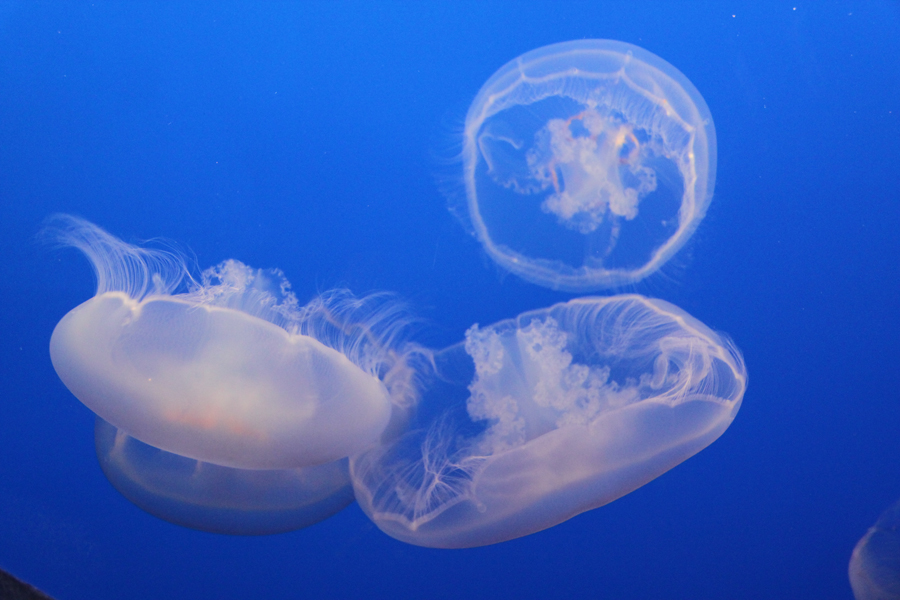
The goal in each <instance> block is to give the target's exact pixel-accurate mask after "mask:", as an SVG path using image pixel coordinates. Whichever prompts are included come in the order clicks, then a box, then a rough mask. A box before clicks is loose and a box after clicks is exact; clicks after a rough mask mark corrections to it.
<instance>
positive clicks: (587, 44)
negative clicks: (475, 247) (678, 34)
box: [463, 40, 716, 292]
mask: <svg viewBox="0 0 900 600" xmlns="http://www.w3.org/2000/svg"><path fill="white" fill-rule="evenodd" d="M463 144H464V145H463V170H464V180H465V185H466V196H467V208H468V210H467V214H468V219H467V223H468V224H469V225H470V226H471V229H472V231H473V233H474V234H475V236H476V237H477V238H478V240H479V241H480V242H481V243H482V245H483V246H484V248H485V250H486V251H487V253H488V255H489V256H490V257H491V258H492V259H493V260H494V261H495V262H496V263H497V264H499V265H500V266H501V267H503V268H504V269H507V270H509V271H511V272H513V273H515V274H516V275H518V276H519V277H522V278H523V279H525V280H527V281H530V282H532V283H536V284H538V285H542V286H545V287H549V288H553V289H559V290H566V291H572V292H583V291H589V290H597V289H603V288H610V287H615V286H621V285H627V284H630V283H634V282H636V281H639V280H640V279H643V278H644V277H647V276H648V275H650V274H651V273H653V272H655V271H656V270H657V269H659V268H660V267H661V266H662V265H663V264H664V263H665V262H666V261H668V260H669V258H671V257H672V255H674V254H675V252H677V251H678V250H679V249H680V248H681V247H682V246H683V245H684V243H685V242H686V241H687V240H688V238H689V237H690V236H691V234H692V233H693V232H694V230H695V229H696V227H697V225H698V224H699V222H700V220H701V219H703V216H704V215H705V214H706V209H707V206H708V205H709V202H710V199H711V198H712V193H713V187H714V183H715V173H716V136H715V129H714V127H713V122H712V117H711V116H710V114H709V109H708V108H707V106H706V103H705V102H704V100H703V98H702V96H700V93H699V92H698V91H697V90H696V88H694V86H693V85H692V84H691V82H690V81H688V79H687V78H686V77H685V76H684V75H682V74H681V73H680V72H679V71H678V70H677V69H676V68H675V67H673V66H672V65H670V64H669V63H667V62H666V61H664V60H663V59H661V58H659V57H658V56H656V55H654V54H651V53H650V52H648V51H646V50H644V49H642V48H639V47H637V46H633V45H631V44H627V43H625V42H617V41H613V40H577V41H571V42H564V43H560V44H553V45H550V46H545V47H543V48H538V49H537V50H532V51H531V52H526V53H525V54H523V55H522V56H520V57H518V58H516V59H514V60H512V61H510V62H509V63H507V64H506V65H504V66H503V67H502V68H501V69H500V70H498V71H497V72H496V73H494V75H493V76H491V78H490V79H488V81H487V82H486V83H485V84H484V85H483V86H482V88H481V90H480V91H479V92H478V95H477V96H476V97H475V100H474V101H473V102H472V105H471V107H470V108H469V111H468V114H467V115H466V123H465V134H464V142H463Z"/></svg>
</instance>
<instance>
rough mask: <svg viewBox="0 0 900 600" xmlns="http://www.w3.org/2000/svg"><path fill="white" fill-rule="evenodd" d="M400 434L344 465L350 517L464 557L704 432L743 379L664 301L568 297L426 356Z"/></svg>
mask: <svg viewBox="0 0 900 600" xmlns="http://www.w3.org/2000/svg"><path fill="white" fill-rule="evenodd" d="M431 364H432V365H433V372H432V373H430V374H423V377H426V379H425V380H424V381H425V383H424V384H423V392H422V395H421V400H420V404H419V406H418V414H417V416H416V417H415V418H416V420H417V421H416V422H414V423H413V427H412V428H411V430H410V431H409V432H408V433H406V434H405V435H402V436H400V437H398V438H396V439H394V440H392V441H390V442H388V443H385V444H382V445H380V446H378V447H375V448H373V449H371V450H367V451H365V452H363V453H361V454H359V455H355V456H352V457H351V458H350V475H351V478H352V480H353V486H354V490H355V493H356V499H357V502H358V503H359V505H360V506H361V507H362V509H363V511H365V513H366V514H367V515H368V516H369V518H371V519H372V521H373V522H375V524H376V525H377V526H378V527H379V528H381V529H382V530H383V531H384V532H385V533H387V534H388V535H391V536H392V537H394V538H396V539H399V540H401V541H404V542H408V543H410V544H416V545H420V546H430V547H439V548H465V547H472V546H482V545H487V544H494V543H498V542H502V541H505V540H509V539H513V538H517V537H521V536H524V535H528V534H531V533H534V532H537V531H540V530H542V529H546V528H548V527H552V526H554V525H556V524H558V523H561V522H562V521H565V520H567V519H569V518H571V517H574V516H575V515H577V514H579V513H582V512H584V511H587V510H591V509H593V508H597V507H599V506H603V505H604V504H607V503H609V502H612V501H613V500H615V499H617V498H620V497H621V496H624V495H625V494H627V493H629V492H631V491H633V490H635V489H637V488H638V487H640V486H642V485H644V484H645V483H647V482H649V481H651V480H653V479H654V478H656V477H658V476H660V475H661V474H663V473H665V472H666V471H668V470H669V469H671V468H672V467H674V466H676V465H678V464H679V463H681V462H683V461H684V460H686V459H688V458H689V457H691V456H693V455H694V454H696V453H697V452H699V451H700V450H702V449H703V448H705V447H706V446H708V445H709V444H711V443H712V442H713V441H714V440H716V438H718V437H719V436H720V435H721V434H722V433H723V432H724V431H725V429H726V428H727V427H728V426H729V424H730V423H731V422H732V420H733V419H734V417H735V415H736V414H737V411H738V409H739V407H740V404H741V400H742V398H743V395H744V390H745V389H746V385H747V372H746V369H745V366H744V362H743V359H742V357H741V355H740V352H739V351H738V350H737V348H736V347H735V346H734V345H733V344H732V343H731V342H730V340H728V339H727V337H724V336H722V335H719V334H716V333H714V332H713V331H711V330H710V329H709V328H708V327H706V326H705V325H703V324H702V323H700V322H699V321H698V320H696V319H694V318H693V317H691V316H690V315H688V314H687V313H685V312H684V311H683V310H681V309H679V308H678V307H676V306H673V305H671V304H668V303H666V302H663V301H660V300H652V299H648V298H644V297H641V296H636V295H626V296H614V297H609V298H580V299H576V300H572V301H570V302H567V303H564V304H557V305H555V306H553V307H551V308H548V309H542V310H536V311H532V312H527V313H524V314H522V315H520V316H518V317H517V318H515V319H510V320H507V321H502V322H500V323H496V324H494V325H490V326H488V327H478V326H473V327H472V328H470V329H469V331H468V332H467V333H466V340H465V342H464V343H460V344H457V345H455V346H451V347H450V348H447V349H445V350H442V351H440V352H436V353H435V354H434V356H433V361H432V363H431Z"/></svg>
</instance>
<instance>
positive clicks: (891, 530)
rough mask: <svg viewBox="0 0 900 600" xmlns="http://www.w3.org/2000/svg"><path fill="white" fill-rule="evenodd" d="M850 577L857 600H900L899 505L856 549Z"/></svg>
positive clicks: (885, 512) (886, 512) (887, 513)
mask: <svg viewBox="0 0 900 600" xmlns="http://www.w3.org/2000/svg"><path fill="white" fill-rule="evenodd" d="M849 574H850V587H851V588H853V596H854V597H855V598H856V600H900V502H897V503H896V504H894V505H893V506H891V507H890V508H889V509H887V510H886V511H884V513H883V514H882V515H881V516H880V517H879V518H878V520H877V521H876V522H875V525H873V526H872V527H870V528H869V531H867V532H866V535H864V536H863V537H862V539H861V540H859V542H858V543H857V544H856V547H855V548H853V554H852V555H851V557H850V567H849Z"/></svg>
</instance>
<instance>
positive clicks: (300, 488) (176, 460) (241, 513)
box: [94, 417, 353, 535]
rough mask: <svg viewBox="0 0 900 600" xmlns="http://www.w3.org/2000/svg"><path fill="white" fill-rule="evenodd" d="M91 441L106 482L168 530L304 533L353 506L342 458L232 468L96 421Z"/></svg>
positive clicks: (345, 467)
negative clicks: (161, 447)
mask: <svg viewBox="0 0 900 600" xmlns="http://www.w3.org/2000/svg"><path fill="white" fill-rule="evenodd" d="M94 434H95V435H94V442H95V446H96V450H97V458H98V460H99V462H100V467H101V468H102V469H103V473H104V474H105V475H106V478H107V479H108V480H109V482H110V483H111V484H112V485H113V487H115V488H116V489H117V490H118V491H119V492H120V493H121V494H122V495H123V496H125V497H126V498H127V499H128V500H130V501H131V502H132V503H133V504H135V505H137V506H138V507H140V508H141V509H143V510H145V511H147V512H148V513H150V514H152V515H154V516H156V517H159V518H160V519H163V520H165V521H169V522H170V523H175V524H176V525H181V526H183V527H190V528H192V529H199V530H201V531H208V532H211V533H223V534H230V535H269V534H273V533H282V532H285V531H293V530H295V529H301V528H303V527H308V526H310V525H313V524H315V523H318V522H319V521H324V520H325V519H327V518H329V517H331V516H332V515H334V514H336V513H338V512H340V511H341V510H343V509H344V508H345V507H347V506H348V505H349V504H350V503H352V502H353V488H352V487H351V486H350V476H349V473H348V471H347V459H341V460H338V461H334V462H330V463H325V464H323V465H315V466H312V467H304V468H300V469H281V470H259V469H235V468H232V467H222V466H219V465H214V464H212V463H204V462H200V461H197V460H194V459H191V458H185V457H183V456H179V455H177V454H172V453H170V452H166V451H164V450H159V449H157V448H154V447H152V446H148V445H147V444H144V443H143V442H139V441H138V440H136V439H134V438H133V437H131V436H129V435H128V434H126V433H124V432H122V431H119V430H118V429H116V428H115V427H113V426H112V425H110V424H109V423H107V422H106V421H104V420H103V419H101V418H99V417H97V420H96V425H95V429H94Z"/></svg>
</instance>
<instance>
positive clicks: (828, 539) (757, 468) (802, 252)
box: [0, 1, 900, 600]
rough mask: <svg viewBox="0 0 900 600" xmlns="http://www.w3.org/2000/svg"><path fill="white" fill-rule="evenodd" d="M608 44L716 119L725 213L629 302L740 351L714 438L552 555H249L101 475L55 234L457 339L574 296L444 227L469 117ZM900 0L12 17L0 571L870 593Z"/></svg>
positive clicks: (223, 589) (559, 591) (349, 544)
mask: <svg viewBox="0 0 900 600" xmlns="http://www.w3.org/2000/svg"><path fill="white" fill-rule="evenodd" d="M577 38H611V39H618V40H623V41H626V42H630V43H633V44H637V45H639V46H642V47H644V48H646V49H648V50H650V51H651V52H654V53H655V54H658V55H659V56H661V57H663V58H664V59H666V60H667V61H669V62H670V63H672V64H673V65H675V66H676V67H677V68H678V69H679V70H681V71H682V72H683V73H684V74H685V75H686V76H687V77H688V78H689V79H690V80H691V81H692V82H693V83H694V85H695V86H696V87H697V88H698V89H699V90H700V92H701V93H702V95H703V97H704V98H705V100H706V102H707V103H708V105H709V107H710V110H711V112H712V115H713V118H714V120H715V125H716V133H717V138H718V171H717V180H716V189H715V197H714V199H713V202H712V205H711V207H710V210H709V213H708V215H707V217H706V219H705V220H704V221H703V223H702V224H701V225H700V228H699V230H698V231H697V233H696V234H695V235H694V237H693V239H692V241H691V242H690V243H689V244H688V246H687V247H686V248H685V249H683V250H682V251H681V252H680V253H679V254H678V255H676V257H675V258H674V260H673V261H672V262H671V263H670V264H669V265H668V266H667V267H666V268H665V269H664V270H663V272H662V273H661V274H658V275H656V276H654V277H652V278H651V279H649V280H647V281H645V282H642V283H640V284H638V285H636V286H635V287H634V291H637V292H639V293H643V294H646V295H651V296H656V297H660V298H663V299H665V300H668V301H670V302H673V303H675V304H677V305H679V306H681V307H682V308H684V309H685V310H687V311H688V312H690V313H691V314H693V315H694V316H696V317H697V318H699V319H701V320H702V321H703V322H705V323H707V324H708V325H710V326H711V327H713V328H715V329H718V330H722V331H725V332H728V333H729V334H730V335H731V336H732V338H733V339H734V340H735V342H736V343H737V345H738V346H739V347H740V348H741V350H742V351H743V353H744V357H745V359H746V362H747V365H748V369H749V373H750V386H749V389H748V392H747V394H746V397H745V399H744V404H743V406H742V408H741V411H740V413H739V414H738V416H737V418H736V420H735V422H734V423H733V425H732V426H731V428H730V429H729V430H728V431H726V433H725V434H724V435H723V436H722V437H721V438H720V439H719V440H718V441H716V442H715V443H714V444H713V445H712V446H710V447H709V448H707V449H706V450H704V451H702V452H701V453H700V454H698V455H697V456H695V457H693V458H691V459H689V460H688V461H687V462H685V463H684V464H682V465H680V466H678V467H676V468H675V469H673V470H672V471H670V472H668V473H666V474H665V475H663V476H662V477H660V478H658V479H656V480H654V481H653V482H651V483H649V484H648V485H646V486H644V487H642V488H640V489H639V490H637V491H635V492H633V493H631V494H629V495H627V496H625V497H623V498H622V499H620V500H617V501H615V502H613V503H612V504H610V505H608V506H605V507H603V508H600V509H597V510H594V511H591V512H589V513H586V514H583V515H581V516H578V517H576V518H574V519H572V520H570V521H568V522H566V523H563V524H562V525H559V526H557V527H554V528H552V529H550V530H547V531H544V532H542V533H539V534H535V535H531V536H528V537H525V538H522V539H518V540H514V541H511V542H506V543H502V544H498V545H494V546H489V547H484V548H479V549H472V550H457V551H446V550H431V549H423V548H417V547H414V546H409V545H405V544H402V543H400V542H397V541H395V540H393V539H391V538H389V537H387V536H386V535H384V534H382V533H381V532H380V531H379V530H378V529H377V528H375V527H374V525H372V524H371V523H370V522H369V521H368V519H367V518H366V517H365V516H364V515H363V514H362V512H361V511H360V510H359V509H358V508H357V507H356V506H351V507H350V508H348V509H346V510H345V511H343V512H342V513H340V514H338V515H337V516H335V517H333V518H332V519H330V520H328V521H325V522H323V523H320V524H318V525H315V526H313V527H311V528H309V529H306V530H301V531H297V532H293V533H288V534H281V535H276V536H269V537H259V538H244V537H229V536H222V535H213V534H207V533H200V532H196V531H192V530H189V529H184V528H180V527H177V526H175V525H171V524H169V523H166V522H164V521H161V520H158V519H156V518H154V517H152V516H150V515H148V514H146V513H144V512H142V511H141V510H140V509H138V508H136V507H134V506H133V505H131V504H130V503H129V502H128V501H127V500H125V499H124V498H123V497H122V496H120V495H119V494H118V493H117V492H116V491H115V490H114V489H113V488H112V486H110V485H109V483H107V481H106V479H105V478H104V476H103V474H102V473H101V471H100V468H99V467H98V465H97V461H96V457H95V455H94V447H93V416H92V414H91V413H90V412H89V411H88V410H87V409H86V408H85V407H84V406H83V405H81V404H80V403H79V402H78V401H77V400H76V399H75V398H74V397H73V396H72V395H71V394H70V393H69V392H68V391H67V390H66V388H65V387H64V386H63V385H62V383H61V382H60V381H59V379H58V378H57V377H56V375H55V373H54V371H53V368H52V366H51V364H50V360H49V355H48V351H47V345H48V341H49V337H50V333H51V331H52V329H53V327H54V325H55V324H56V322H57V321H58V320H59V319H60V318H61V317H62V316H63V315H64V314H65V313H66V312H67V311H68V310H70V309H71V308H73V307H74V306H76V305H77V304H78V303H80V302H83V301H84V300H86V299H87V298H88V297H90V296H91V295H92V293H93V285H94V282H93V279H92V275H91V272H90V269H89V266H88V265H87V264H86V261H85V260H84V259H83V258H82V257H81V256H79V255H78V254H77V253H76V252H74V251H59V250H54V249H52V248H48V247H47V246H46V245H43V244H41V243H40V242H39V241H37V239H36V235H37V233H38V231H39V230H40V228H41V225H42V223H43V221H44V219H46V217H48V216H49V215H51V214H53V213H57V212H67V213H73V214H77V215H80V216H82V217H84V218H87V219H89V220H91V221H94V222H96V223H98V224H99V225H101V226H102V227H104V228H106V229H108V230H109V231H111V232H112V233H114V234H116V235H119V236H121V237H123V238H124V239H125V240H126V241H131V242H135V241H139V240H145V239H148V238H153V237H157V236H161V237H164V238H167V239H171V240H176V241H178V242H179V243H180V244H182V245H183V246H184V247H187V248H190V249H191V251H192V252H193V253H194V254H196V256H197V260H198V263H199V264H200V265H202V266H207V265H212V264H216V263H218V262H220V261H221V260H224V259H226V258H231V257H234V258H238V259H240V260H242V261H244V262H246V263H248V264H251V265H254V266H259V267H279V268H281V269H282V270H283V271H284V272H285V274H286V275H287V277H288V278H289V279H290V280H291V282H292V283H293V287H294V290H295V291H296V292H297V295H298V296H299V297H300V298H301V299H306V298H309V297H310V296H312V295H313V294H315V293H316V292H317V291H322V290H326V289H329V288H331V287H334V286H336V285H346V286H348V287H350V288H351V289H353V290H354V291H356V292H359V293H363V292H367V291H372V290H391V291H395V292H397V293H399V294H400V295H401V296H402V297H404V298H406V299H407V300H408V301H409V302H410V304H411V305H412V306H413V308H414V310H415V311H416V312H417V313H418V314H419V315H421V316H423V317H424V318H425V319H426V320H427V323H428V325H427V326H426V327H425V328H424V330H423V333H422V336H423V338H422V341H423V342H427V343H428V344H431V345H434V346H436V347H439V346H443V345H446V344H449V343H452V342H455V341H457V340H459V339H460V338H461V336H462V334H463V332H464V331H465V329H466V328H467V327H468V326H470V325H471V324H472V323H475V322H478V323H484V324H487V323H492V322H495V321H498V320H501V319H504V318H508V317H512V316H514V315H516V314H518V313H520V312H523V311H526V310H530V309H535V308H539V307H545V306H549V305H551V304H553V303H555V302H559V301H564V300H567V299H569V298H571V297H572V295H571V294H564V293H558V292H552V291H549V290H545V289H543V288H539V287H537V286H534V285H531V284H528V283H525V282H523V281H521V280H519V279H517V278H516V277H514V276H510V275H504V274H503V273H501V272H500V271H498V270H497V268H495V267H494V266H492V264H491V263H490V261H489V259H488V258H487V257H486V256H485V254H484V252H483V251H482V249H481V247H480V245H479V244H478V242H477V241H476V240H475V239H474V238H472V237H470V236H469V235H468V234H467V233H466V232H465V230H464V229H463V228H462V227H461V226H460V224H459V223H458V222H457V221H456V219H455V218H454V217H453V215H452V214H451V212H450V211H448V203H450V202H452V200H448V196H450V197H451V198H453V197H455V196H457V195H458V194H459V193H460V188H461V186H460V181H459V179H460V172H461V171H460V170H461V166H460V164H459V163H458V162H457V161H456V160H455V157H456V155H457V153H458V151H459V143H460V136H461V125H462V121H463V118H464V115H465V111H466V109H467V107H468V104H469V102H470V101H471V100H472V98H473V97H474V95H475V94H476V92H477V91H478V89H479V88H480V87H481V85H482V83H483V82H484V81H485V80H486V79H487V78H488V77H489V76H490V75H491V74H492V73H493V72H494V71H495V70H496V69H498V68H499V67H500V66H502V65H503V64H504V63H505V62H507V61H508V60H510V59H512V58H514V57H516V56H518V55H520V54H522V53H523V52H525V51H528V50H531V49H534V48H537V47H539V46H542V45H545V44H549V43H554V42H559V41H565V40H570V39H577ZM898 57H900V5H898V4H897V3H895V2H878V1H871V2H827V1H815V2H812V1H810V2H798V3H796V4H791V3H781V2H749V1H748V2H692V3H675V2H672V3H668V2H628V3H625V2H591V3H575V2H571V3H560V2H547V3H540V2H531V3H518V2H508V3H506V2H493V3H396V4H388V3H368V2H360V3H350V2H347V3H301V4H279V5H270V4H268V3H262V4H261V5H257V4H255V3H227V4H225V3H223V4H216V5H212V4H204V5H201V6H191V7H186V6H180V5H176V4H175V3H169V4H165V5H164V6H156V5H154V4H152V3H146V4H138V3H121V4H109V3H104V2H97V3H94V4H89V3H81V4H67V3H65V4H64V3H43V4H42V3H31V2H11V3H10V2H4V3H3V4H2V5H0V255H2V257H3V260H2V262H0V286H2V288H0V308H2V310H0V352H2V355H0V391H2V398H0V568H4V569H6V570H8V571H10V572H12V573H14V574H16V575H17V576H19V577H21V578H24V579H26V580H28V581H30V582H32V583H33V584H35V585H37V586H39V587H41V588H43V589H44V590H45V591H47V592H48V593H51V594H53V595H56V596H58V597H59V598H61V599H76V598H86V599H91V600H100V599H104V598H129V599H135V600H136V599H141V598H154V599H156V598H167V599H168V600H176V599H179V598H197V597H200V598H222V599H225V598H353V597H356V598H363V597H365V598H381V597H384V598H387V597H389V598H392V599H399V598H473V599H474V598H550V597H568V598H615V599H648V598H654V599H656V598H659V599H689V600H700V599H706V598H709V599H722V598H734V599H738V598H741V599H743V598H747V599H758V598H786V599H805V598H810V599H816V600H821V599H826V598H835V599H841V598H845V599H846V598H852V595H851V591H850V587H849V584H848V582H847V574H846V568H847V563H848V561H849V557H850V552H851V550H852V548H853V546H854V544H855V543H856V541H857V540H858V539H859V538H860V537H861V536H862V535H863V534H864V533H865V531H866V529H867V528H868V527H869V526H870V525H871V524H873V523H874V522H875V520H876V519H877V518H878V515H879V514H880V513H881V512H882V511H883V510H884V509H886V508H887V507H888V506H889V505H890V504H892V503H893V502H895V501H896V500H897V499H898V498H900V391H898V390H900V319H898V314H900V263H898V257H900V234H898V232H900V166H898V163H900V61H898Z"/></svg>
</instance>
